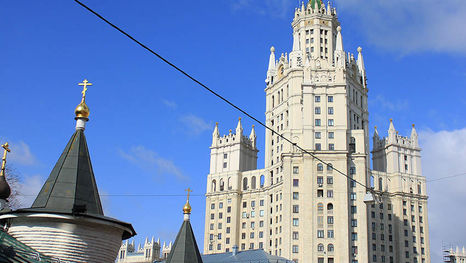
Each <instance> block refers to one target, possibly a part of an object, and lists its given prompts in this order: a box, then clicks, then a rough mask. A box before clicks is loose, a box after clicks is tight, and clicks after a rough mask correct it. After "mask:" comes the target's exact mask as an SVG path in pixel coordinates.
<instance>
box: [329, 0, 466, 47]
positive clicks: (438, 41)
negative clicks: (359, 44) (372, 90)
mask: <svg viewBox="0 0 466 263" xmlns="http://www.w3.org/2000/svg"><path fill="white" fill-rule="evenodd" d="M336 2H337V3H338V8H339V11H340V12H339V13H340V14H341V13H343V14H344V15H345V14H350V15H352V16H354V17H355V18H356V21H355V22H356V23H357V25H358V28H360V29H361V30H362V32H363V33H364V35H365V36H366V37H367V40H368V41H369V42H370V43H371V44H374V45H375V46H377V47H380V48H383V49H386V50H390V51H393V52H397V53H398V54H400V55H406V54H409V53H417V52H424V51H435V52H448V53H461V54H463V55H466V45H464V43H466V30H464V29H463V25H465V24H466V1H464V0H442V1H437V0H423V1H417V0H391V1H386V0H370V1H367V0H336ZM343 26H344V25H343Z"/></svg>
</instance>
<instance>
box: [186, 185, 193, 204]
mask: <svg viewBox="0 0 466 263" xmlns="http://www.w3.org/2000/svg"><path fill="white" fill-rule="evenodd" d="M185 191H186V192H188V201H189V193H191V192H192V191H193V190H191V189H190V188H189V187H188V189H186V190H185Z"/></svg>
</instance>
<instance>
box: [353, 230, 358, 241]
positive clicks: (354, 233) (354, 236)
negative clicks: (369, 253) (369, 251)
mask: <svg viewBox="0 0 466 263" xmlns="http://www.w3.org/2000/svg"><path fill="white" fill-rule="evenodd" d="M351 240H352V241H357V240H358V233H356V232H353V233H351Z"/></svg>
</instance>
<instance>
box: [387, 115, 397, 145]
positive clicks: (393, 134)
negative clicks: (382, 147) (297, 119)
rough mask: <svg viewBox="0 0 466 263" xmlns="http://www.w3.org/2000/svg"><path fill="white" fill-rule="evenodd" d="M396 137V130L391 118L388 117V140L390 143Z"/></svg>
mask: <svg viewBox="0 0 466 263" xmlns="http://www.w3.org/2000/svg"><path fill="white" fill-rule="evenodd" d="M395 137H396V130H395V126H394V125H393V119H390V127H389V128H388V140H389V142H391V143H394V142H395Z"/></svg>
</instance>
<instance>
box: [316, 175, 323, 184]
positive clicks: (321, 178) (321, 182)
mask: <svg viewBox="0 0 466 263" xmlns="http://www.w3.org/2000/svg"><path fill="white" fill-rule="evenodd" d="M317 184H318V185H319V186H321V185H323V184H324V177H322V176H317Z"/></svg>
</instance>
